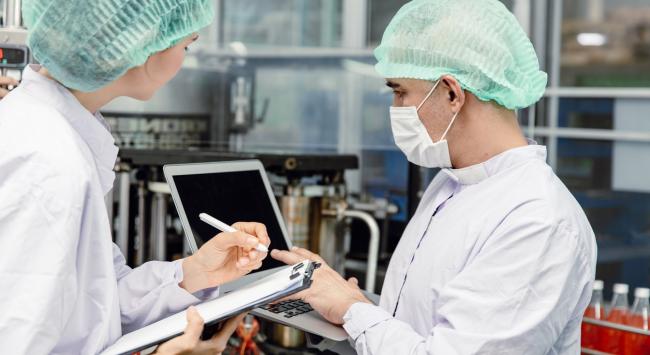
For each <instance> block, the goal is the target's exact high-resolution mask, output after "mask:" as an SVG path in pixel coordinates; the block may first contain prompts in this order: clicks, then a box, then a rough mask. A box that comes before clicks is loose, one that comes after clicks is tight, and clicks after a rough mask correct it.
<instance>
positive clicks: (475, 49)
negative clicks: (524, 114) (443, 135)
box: [375, 0, 546, 109]
mask: <svg viewBox="0 0 650 355" xmlns="http://www.w3.org/2000/svg"><path fill="white" fill-rule="evenodd" d="M375 57H376V58H377V60H378V63H377V65H376V66H375V68H376V70H377V71H378V72H379V74H381V75H382V76H384V77H386V78H410V79H422V80H432V81H433V80H437V79H438V78H440V77H441V76H442V75H445V74H449V75H451V76H453V77H454V78H456V80H458V81H459V82H460V84H461V85H462V87H463V88H464V89H465V90H468V91H469V92H471V93H473V94H474V95H476V97H478V98H479V99H481V100H483V101H490V100H493V101H496V102H497V103H499V104H500V105H502V106H504V107H506V108H509V109H517V108H523V107H528V106H530V105H532V104H533V103H535V102H537V100H539V99H540V97H541V96H542V94H543V93H544V89H545V87H546V73H544V72H543V71H540V70H539V62H538V60H537V55H536V54H535V50H534V49H533V45H532V44H531V43H530V40H529V39H528V37H527V36H526V33H524V31H523V30H522V28H521V26H520V25H519V23H518V22H517V20H516V19H515V17H514V16H513V15H512V14H511V13H510V11H508V9H506V7H505V6H503V4H501V3H500V2H499V1H497V0H415V1H411V2H409V3H407V4H406V5H404V6H403V7H402V8H401V9H400V10H399V11H398V12H397V14H396V15H395V17H393V19H392V20H391V22H390V24H389V25H388V27H387V28H386V31H385V32H384V37H383V38H382V41H381V44H380V45H379V47H377V49H375Z"/></svg>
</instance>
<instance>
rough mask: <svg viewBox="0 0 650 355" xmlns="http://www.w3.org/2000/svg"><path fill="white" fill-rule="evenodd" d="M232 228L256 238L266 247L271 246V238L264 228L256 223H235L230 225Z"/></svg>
mask: <svg viewBox="0 0 650 355" xmlns="http://www.w3.org/2000/svg"><path fill="white" fill-rule="evenodd" d="M232 226H233V228H235V229H237V230H240V231H242V232H246V233H248V234H250V235H252V236H254V237H257V238H258V239H259V240H260V242H261V243H262V244H264V245H266V246H267V247H268V246H269V245H270V244H271V238H269V233H268V231H267V230H266V226H265V225H263V224H262V223H257V222H237V223H235V224H233V225H232Z"/></svg>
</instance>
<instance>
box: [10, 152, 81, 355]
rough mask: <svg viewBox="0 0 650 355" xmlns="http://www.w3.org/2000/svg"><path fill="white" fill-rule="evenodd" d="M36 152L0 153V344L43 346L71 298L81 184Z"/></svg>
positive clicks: (35, 350) (20, 348)
mask: <svg viewBox="0 0 650 355" xmlns="http://www.w3.org/2000/svg"><path fill="white" fill-rule="evenodd" d="M69 181H70V176H67V177H66V176H65V175H62V174H59V173H57V172H56V169H53V168H52V167H51V166H50V165H48V163H47V162H45V161H44V159H40V158H39V157H18V158H16V159H13V158H11V157H10V156H9V157H7V159H2V158H0V289H1V290H2V291H0V344H1V345H0V348H2V352H3V353H6V354H49V353H50V352H51V351H52V349H53V348H54V347H55V346H56V345H57V344H58V343H60V342H61V341H64V340H65V339H62V335H63V333H64V329H65V326H66V323H67V321H68V320H69V319H70V317H71V315H72V312H73V310H74V305H75V302H76V297H77V293H78V292H77V291H78V282H77V274H78V273H77V268H76V259H77V257H76V249H77V244H78V236H79V230H80V228H81V220H82V214H83V212H82V211H83V203H84V196H85V193H86V191H87V189H86V188H87V184H84V183H77V184H70V183H69Z"/></svg>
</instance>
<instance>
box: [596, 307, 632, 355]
mask: <svg viewBox="0 0 650 355" xmlns="http://www.w3.org/2000/svg"><path fill="white" fill-rule="evenodd" d="M626 315H627V310H626V309H619V308H614V309H612V310H611V311H610V313H609V314H608V315H607V319H606V320H607V321H608V322H612V323H619V324H625V316H626ZM623 335H624V332H623V331H621V330H616V329H612V328H605V327H601V329H600V348H599V349H598V350H600V351H604V352H607V353H612V354H623Z"/></svg>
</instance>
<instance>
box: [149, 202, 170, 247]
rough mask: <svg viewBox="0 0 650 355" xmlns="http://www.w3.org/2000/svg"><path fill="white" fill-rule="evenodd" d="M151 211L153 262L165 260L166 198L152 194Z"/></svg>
mask: <svg viewBox="0 0 650 355" xmlns="http://www.w3.org/2000/svg"><path fill="white" fill-rule="evenodd" d="M152 206H153V211H152V221H151V222H152V223H151V226H152V230H151V232H152V233H151V235H152V238H151V242H152V244H153V248H152V254H153V255H152V256H153V258H154V259H155V260H166V259H167V224H166V222H167V196H166V195H165V194H163V193H161V192H156V193H155V194H154V200H153V204H152Z"/></svg>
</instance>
